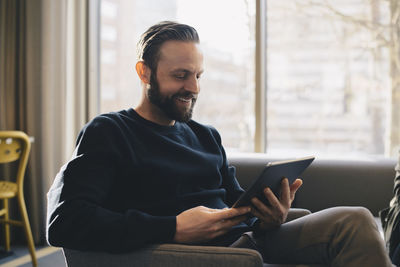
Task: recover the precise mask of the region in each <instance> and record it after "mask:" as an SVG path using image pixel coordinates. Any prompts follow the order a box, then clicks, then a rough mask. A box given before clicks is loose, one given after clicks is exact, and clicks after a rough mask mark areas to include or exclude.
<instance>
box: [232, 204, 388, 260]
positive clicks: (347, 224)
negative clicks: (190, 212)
mask: <svg viewBox="0 0 400 267" xmlns="http://www.w3.org/2000/svg"><path fill="white" fill-rule="evenodd" d="M307 213H309V212H308V211H307V210H299V209H293V210H291V211H290V213H289V216H288V222H286V223H284V224H282V225H281V227H279V228H278V229H276V230H271V231H268V232H266V233H265V235H263V236H261V237H257V238H256V237H254V236H253V234H252V233H251V232H249V233H245V234H244V235H243V236H242V237H241V238H239V239H238V240H237V241H236V242H235V243H233V244H232V245H231V246H232V247H242V248H252V249H256V250H258V251H259V252H260V254H261V255H262V257H263V259H264V262H266V263H274V264H320V265H326V266H335V267H361V266H362V267H368V266H371V267H386V266H393V265H392V264H391V261H390V259H389V256H388V254H387V252H386V250H385V245H384V242H383V239H382V238H381V236H380V233H379V231H378V227H377V225H376V223H375V220H374V218H373V216H372V214H371V213H370V212H369V210H367V209H366V208H362V207H336V208H330V209H326V210H323V211H319V212H316V213H312V214H308V215H306V216H304V215H305V214H307Z"/></svg>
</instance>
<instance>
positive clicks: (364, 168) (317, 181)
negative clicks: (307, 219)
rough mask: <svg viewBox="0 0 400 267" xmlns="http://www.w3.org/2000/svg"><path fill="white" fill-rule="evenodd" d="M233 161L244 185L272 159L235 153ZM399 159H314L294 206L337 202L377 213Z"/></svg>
mask: <svg viewBox="0 0 400 267" xmlns="http://www.w3.org/2000/svg"><path fill="white" fill-rule="evenodd" d="M228 159H229V163H230V165H233V166H235V167H236V177H237V179H238V181H239V183H240V184H241V186H242V187H243V188H247V187H248V186H249V185H250V184H251V182H252V181H253V179H255V178H256V177H258V175H259V174H260V173H261V171H262V170H263V168H264V166H265V164H266V163H267V162H269V161H275V160H281V159H277V158H269V157H268V156H267V155H265V154H255V153H251V154H233V155H229V156H228ZM395 165H396V160H392V159H382V160H374V161H372V160H351V161H349V160H325V159H318V158H317V159H315V160H314V162H313V163H312V164H311V166H310V167H308V169H307V170H306V171H305V172H304V173H303V175H302V176H301V178H302V179H303V181H304V184H303V186H302V188H300V190H299V191H298V192H297V194H296V199H295V202H294V203H293V207H298V208H306V209H309V210H311V211H312V212H315V211H319V210H322V209H325V208H329V207H335V206H363V207H366V208H368V209H369V210H370V211H371V212H372V213H373V214H374V215H375V216H378V212H379V210H381V209H383V208H385V207H387V206H388V205H389V201H390V199H391V198H392V197H393V181H394V177H395V171H394V167H395Z"/></svg>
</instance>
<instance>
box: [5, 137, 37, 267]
mask: <svg viewBox="0 0 400 267" xmlns="http://www.w3.org/2000/svg"><path fill="white" fill-rule="evenodd" d="M30 149H31V143H30V141H29V138H28V136H27V135H26V134H25V133H24V132H21V131H0V163H10V162H13V161H16V160H19V162H18V169H17V176H16V178H15V180H14V181H15V182H12V181H4V179H2V180H1V181H0V199H2V200H3V203H4V206H3V209H0V216H4V219H1V220H0V223H2V224H4V237H5V250H6V251H9V250H10V227H9V225H10V224H12V225H17V226H22V227H23V228H24V229H25V234H26V239H27V241H28V248H29V252H30V254H31V257H32V265H33V266H35V267H36V266H37V260H36V254H35V245H34V243H33V238H32V231H31V227H30V224H29V219H28V213H27V212H26V207H25V200H24V190H23V188H24V176H25V169H26V165H27V163H28V157H29V151H30ZM13 197H17V200H18V207H19V211H20V213H21V218H22V220H21V221H17V220H12V219H10V218H9V209H8V199H10V198H13Z"/></svg>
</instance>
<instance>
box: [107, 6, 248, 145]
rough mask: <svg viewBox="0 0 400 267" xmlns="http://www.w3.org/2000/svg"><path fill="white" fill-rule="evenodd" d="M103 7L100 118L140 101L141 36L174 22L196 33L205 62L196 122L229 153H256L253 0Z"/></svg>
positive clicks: (195, 114) (196, 109) (195, 113)
mask: <svg viewBox="0 0 400 267" xmlns="http://www.w3.org/2000/svg"><path fill="white" fill-rule="evenodd" d="M101 4H102V7H101V112H108V111H115V110H120V109H124V108H129V107H135V105H136V104H137V103H138V101H139V100H140V97H141V88H140V83H139V79H138V78H137V75H136V72H135V69H134V66H135V63H136V54H135V53H136V43H137V41H138V40H139V37H140V34H141V33H142V32H143V31H145V30H146V29H147V28H148V27H149V26H151V25H153V24H155V23H157V22H159V21H162V20H175V21H179V22H182V23H187V24H189V25H192V26H194V27H195V28H196V29H197V30H198V32H199V35H200V39H201V44H202V49H203V52H204V57H205V62H204V64H205V65H204V69H205V72H204V74H203V76H202V80H201V82H200V83H201V93H200V95H199V99H198V101H197V103H196V107H195V111H194V119H195V120H197V121H199V122H201V123H205V124H211V125H213V126H214V127H216V128H217V129H218V130H219V132H220V134H221V136H222V140H223V143H224V145H225V147H226V148H227V150H234V151H253V150H254V142H253V135H254V121H255V120H254V51H255V41H254V40H255V39H254V16H255V0H218V1H214V0H202V1H194V0H147V1H143V0H102V1H101ZM222 10H226V11H228V10H229V12H222Z"/></svg>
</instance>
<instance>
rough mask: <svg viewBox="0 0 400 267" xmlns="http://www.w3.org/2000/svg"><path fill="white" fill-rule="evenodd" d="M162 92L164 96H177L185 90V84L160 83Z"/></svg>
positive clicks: (173, 82) (175, 82)
mask: <svg viewBox="0 0 400 267" xmlns="http://www.w3.org/2000/svg"><path fill="white" fill-rule="evenodd" d="M159 86H160V92H161V93H164V94H175V93H176V92H178V91H179V90H181V88H183V83H182V82H179V81H171V80H169V81H167V80H164V81H159Z"/></svg>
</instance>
